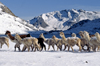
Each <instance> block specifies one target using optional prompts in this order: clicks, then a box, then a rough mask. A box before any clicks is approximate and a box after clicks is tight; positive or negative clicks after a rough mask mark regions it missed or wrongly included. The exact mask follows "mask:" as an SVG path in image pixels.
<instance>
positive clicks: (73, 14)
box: [30, 9, 100, 31]
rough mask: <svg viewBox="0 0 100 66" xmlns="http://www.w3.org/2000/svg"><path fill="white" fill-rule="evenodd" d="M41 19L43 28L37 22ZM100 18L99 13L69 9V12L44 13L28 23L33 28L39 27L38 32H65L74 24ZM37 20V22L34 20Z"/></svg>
mask: <svg viewBox="0 0 100 66" xmlns="http://www.w3.org/2000/svg"><path fill="white" fill-rule="evenodd" d="M40 17H41V19H42V21H41V23H45V24H46V25H45V27H44V26H43V25H41V23H40V22H39V21H40V20H39V18H40ZM98 18H100V12H96V11H85V10H82V9H79V10H76V9H69V10H66V9H65V10H61V11H54V12H49V13H44V14H42V15H40V16H37V17H35V19H34V18H33V19H32V20H30V23H31V24H33V25H34V26H39V27H40V28H39V29H40V30H46V31H50V30H55V28H57V30H67V29H69V28H70V27H71V26H73V25H74V24H76V23H78V22H80V21H82V20H87V19H89V20H95V19H98ZM36 19H37V20H36Z"/></svg>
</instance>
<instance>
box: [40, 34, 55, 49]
mask: <svg viewBox="0 0 100 66" xmlns="http://www.w3.org/2000/svg"><path fill="white" fill-rule="evenodd" d="M39 37H40V38H43V39H44V42H45V43H47V44H48V50H49V49H50V46H52V48H53V50H54V51H55V48H54V45H55V43H54V40H53V39H45V37H44V35H43V33H41V34H40V36H39Z"/></svg>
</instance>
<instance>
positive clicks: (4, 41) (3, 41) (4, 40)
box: [0, 37, 9, 48]
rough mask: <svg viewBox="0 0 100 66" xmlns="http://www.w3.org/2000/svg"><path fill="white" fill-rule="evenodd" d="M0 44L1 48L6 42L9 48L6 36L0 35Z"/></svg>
mask: <svg viewBox="0 0 100 66" xmlns="http://www.w3.org/2000/svg"><path fill="white" fill-rule="evenodd" d="M0 44H1V45H0V47H1V48H2V46H3V45H4V44H6V45H7V46H8V48H9V39H8V38H7V37H0Z"/></svg>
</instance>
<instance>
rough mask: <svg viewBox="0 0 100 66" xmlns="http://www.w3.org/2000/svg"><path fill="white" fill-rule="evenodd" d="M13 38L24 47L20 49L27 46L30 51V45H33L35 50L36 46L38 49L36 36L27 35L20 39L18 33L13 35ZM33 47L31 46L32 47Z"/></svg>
mask: <svg viewBox="0 0 100 66" xmlns="http://www.w3.org/2000/svg"><path fill="white" fill-rule="evenodd" d="M15 38H16V39H17V40H18V41H19V42H20V43H22V44H24V47H23V49H22V51H24V49H25V48H26V47H27V48H28V51H30V47H32V45H33V46H34V47H35V50H34V51H36V49H37V47H38V48H39V50H40V46H39V44H38V39H37V38H33V37H28V38H24V39H22V38H21V37H20V36H19V35H18V34H16V35H15ZM32 49H33V47H32Z"/></svg>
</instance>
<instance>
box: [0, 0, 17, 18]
mask: <svg viewBox="0 0 100 66" xmlns="http://www.w3.org/2000/svg"><path fill="white" fill-rule="evenodd" d="M0 8H1V9H2V12H6V13H8V14H10V15H12V16H15V15H14V13H12V11H11V10H10V9H9V8H8V7H6V6H5V5H3V4H2V3H1V2H0Z"/></svg>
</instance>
